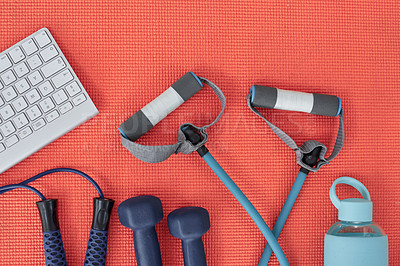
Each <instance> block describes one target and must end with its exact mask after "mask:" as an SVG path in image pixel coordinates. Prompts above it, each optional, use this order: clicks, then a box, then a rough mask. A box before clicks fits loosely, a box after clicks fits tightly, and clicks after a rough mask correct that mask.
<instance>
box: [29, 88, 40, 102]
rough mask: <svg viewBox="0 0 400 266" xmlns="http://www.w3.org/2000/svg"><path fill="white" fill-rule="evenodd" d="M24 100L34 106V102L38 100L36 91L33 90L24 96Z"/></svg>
mask: <svg viewBox="0 0 400 266" xmlns="http://www.w3.org/2000/svg"><path fill="white" fill-rule="evenodd" d="M26 98H27V99H28V102H29V103H30V104H34V103H35V102H37V101H39V100H40V95H39V92H38V91H37V90H36V89H33V90H31V91H29V92H28V93H27V94H26Z"/></svg>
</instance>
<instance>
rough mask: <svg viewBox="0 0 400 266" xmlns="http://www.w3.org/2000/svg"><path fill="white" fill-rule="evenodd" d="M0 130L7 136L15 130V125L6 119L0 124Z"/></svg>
mask: <svg viewBox="0 0 400 266" xmlns="http://www.w3.org/2000/svg"><path fill="white" fill-rule="evenodd" d="M0 130H1V132H2V133H3V135H4V136H5V137H8V136H10V135H11V134H12V133H14V132H15V127H14V125H13V124H12V123H11V122H10V121H8V122H6V123H5V124H3V125H2V126H0Z"/></svg>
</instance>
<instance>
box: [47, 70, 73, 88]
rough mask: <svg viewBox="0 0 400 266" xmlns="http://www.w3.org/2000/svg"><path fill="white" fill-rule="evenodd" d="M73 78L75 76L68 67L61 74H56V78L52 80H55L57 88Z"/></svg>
mask: <svg viewBox="0 0 400 266" xmlns="http://www.w3.org/2000/svg"><path fill="white" fill-rule="evenodd" d="M73 79H74V77H73V76H72V74H71V72H70V71H69V70H68V69H66V70H64V71H63V72H61V73H60V74H58V75H56V76H55V77H54V78H52V79H51V81H53V83H54V86H56V88H60V87H61V86H62V85H64V84H65V83H67V82H68V81H70V80H73Z"/></svg>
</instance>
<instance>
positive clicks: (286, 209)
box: [258, 171, 307, 266]
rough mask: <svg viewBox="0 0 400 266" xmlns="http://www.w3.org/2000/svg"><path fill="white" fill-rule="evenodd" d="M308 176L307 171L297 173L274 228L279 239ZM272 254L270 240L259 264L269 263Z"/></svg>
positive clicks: (273, 231)
mask: <svg viewBox="0 0 400 266" xmlns="http://www.w3.org/2000/svg"><path fill="white" fill-rule="evenodd" d="M306 177H307V174H306V173H304V172H302V171H299V174H298V175H297V177H296V180H295V181H294V184H293V186H292V189H291V190H290V193H289V195H288V197H287V199H286V201H285V204H284V205H283V207H282V210H281V213H280V214H279V217H278V219H277V220H276V223H275V226H274V228H273V229H272V233H273V234H274V236H275V238H276V239H278V237H279V235H280V234H281V232H282V229H283V226H284V225H285V223H286V220H287V218H288V217H289V213H290V211H291V210H292V208H293V205H294V203H295V201H296V199H297V196H298V195H299V193H300V190H301V187H302V186H303V184H304V181H305V180H306ZM271 255H272V249H271V246H270V243H269V241H268V243H267V245H266V246H265V249H264V252H263V254H262V256H261V259H260V262H259V263H258V265H259V266H261V265H267V264H268V262H269V259H270V258H271ZM275 255H276V253H275ZM277 257H278V256H277Z"/></svg>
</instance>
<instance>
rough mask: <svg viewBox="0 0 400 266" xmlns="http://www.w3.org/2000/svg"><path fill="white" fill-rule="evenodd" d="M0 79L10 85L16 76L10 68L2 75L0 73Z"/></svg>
mask: <svg viewBox="0 0 400 266" xmlns="http://www.w3.org/2000/svg"><path fill="white" fill-rule="evenodd" d="M1 79H2V80H3V81H4V84H5V85H6V86H7V85H10V84H11V83H13V82H14V81H16V80H17V78H16V77H15V75H14V73H13V72H12V71H11V70H8V71H7V72H5V73H4V74H3V75H1Z"/></svg>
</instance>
